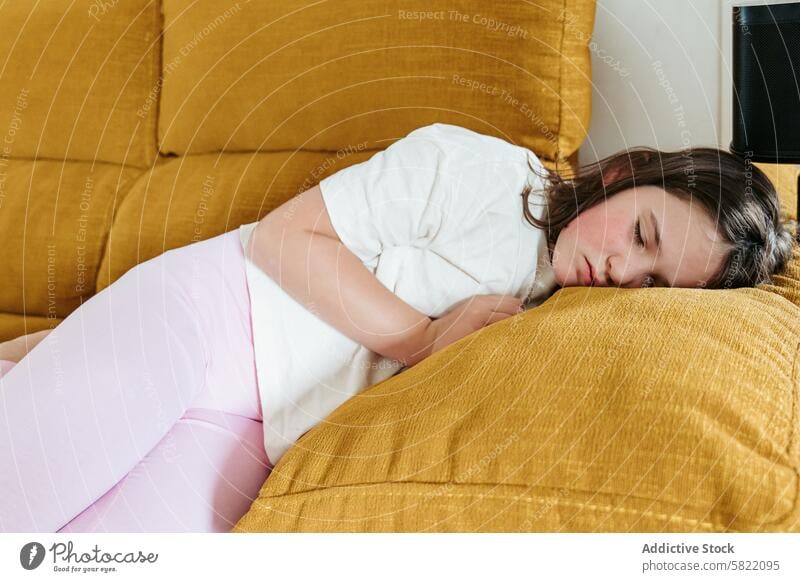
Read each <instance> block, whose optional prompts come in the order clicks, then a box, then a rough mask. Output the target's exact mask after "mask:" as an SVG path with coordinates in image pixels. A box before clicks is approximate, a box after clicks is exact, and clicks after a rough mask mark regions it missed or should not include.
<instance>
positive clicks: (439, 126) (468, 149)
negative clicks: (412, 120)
mask: <svg viewBox="0 0 800 582" xmlns="http://www.w3.org/2000/svg"><path fill="white" fill-rule="evenodd" d="M408 136H409V137H414V138H417V139H419V138H422V139H428V140H431V141H433V142H434V143H440V144H444V143H447V144H449V145H450V146H453V147H455V148H456V149H455V150H454V149H448V150H447V151H449V152H450V153H460V154H463V155H473V156H476V159H480V160H483V161H493V162H503V163H524V164H526V165H527V162H528V160H529V159H530V161H531V162H532V163H534V164H536V165H539V166H540V165H541V162H540V160H539V157H538V156H537V155H536V154H535V153H534V152H532V151H531V150H529V149H528V148H526V147H523V146H520V145H516V144H513V143H511V142H510V141H508V140H506V139H503V138H500V137H497V136H493V135H488V134H485V133H480V132H478V131H476V130H474V129H469V128H467V127H462V126H460V125H453V124H449V123H438V122H437V123H432V124H430V125H424V126H422V127H418V128H417V129H415V130H413V131H411V132H410V133H409V134H408Z"/></svg>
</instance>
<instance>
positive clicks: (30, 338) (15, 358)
mask: <svg viewBox="0 0 800 582" xmlns="http://www.w3.org/2000/svg"><path fill="white" fill-rule="evenodd" d="M51 331H53V330H52V329H43V330H41V331H37V332H34V333H29V334H28V335H21V336H19V337H17V338H14V339H12V340H8V341H6V342H2V343H0V360H6V361H9V362H19V361H20V360H21V359H22V358H24V357H25V356H26V355H27V354H28V352H29V351H31V350H32V349H33V348H34V347H35V346H36V344H38V343H39V342H40V341H42V340H43V339H44V338H45V336H46V335H47V334H48V333H50V332H51Z"/></svg>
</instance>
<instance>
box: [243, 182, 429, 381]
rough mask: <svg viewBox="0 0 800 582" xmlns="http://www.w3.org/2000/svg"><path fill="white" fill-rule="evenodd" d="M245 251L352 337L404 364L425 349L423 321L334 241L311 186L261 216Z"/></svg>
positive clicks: (426, 351)
mask: <svg viewBox="0 0 800 582" xmlns="http://www.w3.org/2000/svg"><path fill="white" fill-rule="evenodd" d="M247 255H248V256H249V257H250V258H251V260H252V261H253V262H254V263H255V264H256V265H257V266H258V267H259V268H261V269H262V270H263V271H264V272H265V273H266V274H267V275H269V276H270V277H271V278H272V279H273V280H274V281H275V282H276V283H278V285H280V286H281V288H282V289H284V290H285V291H286V292H287V293H288V294H289V295H291V296H292V297H293V298H294V299H295V300H296V301H298V302H299V303H301V304H302V305H304V306H305V307H306V308H307V309H308V310H309V311H311V312H312V313H314V314H315V315H316V316H317V317H319V318H320V319H322V320H324V321H326V322H328V323H329V324H331V325H332V326H334V327H335V328H336V329H338V330H339V331H341V332H342V333H343V334H344V335H346V336H348V337H349V338H351V339H352V340H353V341H356V342H358V343H360V344H362V345H364V346H366V347H367V348H369V349H370V350H372V351H374V352H377V353H379V354H381V355H382V356H385V357H387V358H391V359H394V360H397V361H400V362H402V363H403V364H404V365H406V366H413V365H415V364H416V363H417V362H419V361H420V360H423V359H424V358H425V357H427V355H428V354H429V352H430V350H431V345H429V344H430V342H429V338H427V333H426V330H427V329H428V327H429V325H430V324H431V319H430V318H429V317H428V316H427V315H425V314H424V313H421V312H419V311H417V310H416V309H414V308H413V307H411V306H410V305H409V304H407V303H406V302H405V301H403V300H402V299H400V298H399V297H397V296H396V295H395V294H394V293H392V292H391V291H390V290H389V289H387V288H386V287H385V286H384V285H383V284H382V283H381V282H380V281H379V280H378V279H377V278H376V277H375V275H373V274H372V273H371V272H370V271H369V269H367V268H366V267H365V266H364V265H363V264H362V262H361V260H360V259H359V258H358V257H357V256H356V255H354V254H353V253H352V252H350V250H348V248H347V247H346V246H345V245H344V244H343V243H342V242H341V241H340V240H339V237H338V235H337V234H336V232H335V231H334V229H333V226H332V224H331V221H330V217H329V216H328V212H327V209H326V207H325V203H324V201H323V199H322V194H321V192H320V188H319V186H318V185H317V186H314V187H313V188H311V189H309V190H306V191H305V192H303V193H301V194H299V195H297V196H295V197H294V198H292V199H291V200H289V201H287V202H286V203H284V204H283V205H281V206H279V207H278V208H276V209H275V210H273V211H272V212H270V213H269V214H268V215H267V216H265V217H264V218H262V219H261V220H260V221H259V223H258V224H257V225H256V228H255V230H254V231H253V237H252V239H251V241H250V246H249V248H248V250H247Z"/></svg>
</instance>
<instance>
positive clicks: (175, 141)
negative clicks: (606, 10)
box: [159, 0, 594, 160]
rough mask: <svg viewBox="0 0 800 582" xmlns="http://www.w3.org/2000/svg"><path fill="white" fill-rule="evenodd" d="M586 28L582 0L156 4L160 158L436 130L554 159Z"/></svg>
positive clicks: (323, 145) (583, 91)
mask: <svg viewBox="0 0 800 582" xmlns="http://www.w3.org/2000/svg"><path fill="white" fill-rule="evenodd" d="M420 13H427V14H428V15H429V16H428V17H426V18H421V17H420V16H419V14H420ZM593 23H594V2H592V1H587V0H564V1H561V0H558V1H555V0H546V1H543V2H485V1H481V0H462V1H459V2H430V1H429V0H385V1H382V2H364V1H363V0H337V1H336V2H335V3H332V2H318V1H317V0H291V1H282V2H250V3H245V2H240V1H237V0H213V1H212V0H200V1H195V0H164V57H163V67H164V70H165V79H164V85H163V93H162V100H161V119H160V123H159V142H160V144H161V151H162V152H163V153H177V154H187V153H203V152H212V151H220V150H224V151H243V150H244V151H255V150H263V151H275V150H281V149H290V148H303V149H308V150H336V149H338V148H341V147H343V146H345V145H346V144H355V143H356V142H359V141H362V140H368V141H370V147H375V144H373V143H372V142H375V141H379V140H383V142H384V143H382V144H377V145H378V147H377V148H375V149H383V148H384V147H386V145H388V143H386V141H387V138H388V139H395V138H398V137H402V136H404V135H406V134H407V133H408V132H410V131H411V130H413V129H415V128H416V127H419V126H421V125H426V124H429V123H434V122H437V121H439V122H445V123H455V124H459V125H463V126H465V127H469V128H472V129H476V130H478V131H481V132H483V133H489V134H494V135H498V136H500V137H504V138H506V139H510V140H512V141H513V142H514V143H518V144H520V145H523V146H525V147H529V148H530V149H531V150H533V151H535V152H537V154H539V155H542V156H544V157H545V158H548V159H550V160H556V159H565V158H567V157H569V156H570V155H571V154H572V153H573V152H575V151H576V150H577V149H578V146H579V145H580V144H581V142H582V141H583V139H584V137H585V135H586V132H587V131H588V125H589V115H590V90H591V83H590V79H591V74H590V60H589V52H588V50H587V49H586V45H587V43H588V42H589V37H590V36H591V33H592V28H593ZM167 72H168V74H166V73H167ZM481 83H483V85H481Z"/></svg>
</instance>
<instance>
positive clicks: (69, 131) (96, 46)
mask: <svg viewBox="0 0 800 582" xmlns="http://www.w3.org/2000/svg"><path fill="white" fill-rule="evenodd" d="M158 5H159V2H156V1H154V0H125V1H124V2H119V1H115V2H109V1H100V0H47V1H46V2H29V1H26V0H11V1H8V2H3V3H2V4H1V5H0V22H2V30H3V32H2V34H0V54H1V55H3V66H2V67H0V76H1V77H2V80H3V84H2V87H3V90H2V91H0V127H2V128H8V131H7V134H8V136H7V137H9V138H11V143H8V142H6V143H4V144H3V145H4V147H5V151H4V153H5V157H8V156H13V157H16V158H33V157H37V158H38V157H44V158H53V159H66V158H68V159H73V160H89V161H106V162H116V163H124V164H128V165H132V166H147V165H149V164H151V163H152V161H153V160H154V159H155V155H156V152H157V147H156V114H157V103H156V101H157V98H158V91H157V89H158V85H157V79H158V69H157V66H158V58H159V48H160V44H159V37H158V34H159V32H160V14H159V10H158Z"/></svg>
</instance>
